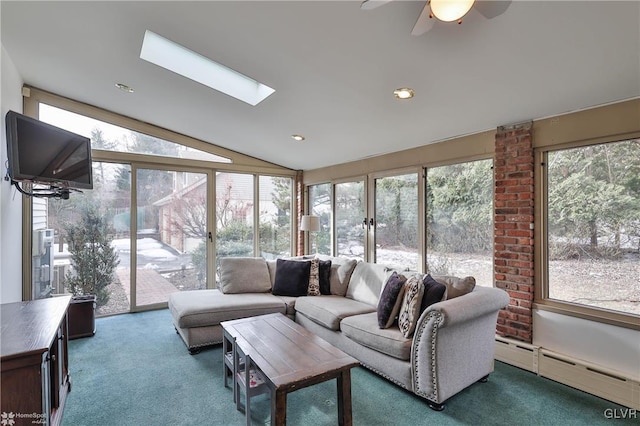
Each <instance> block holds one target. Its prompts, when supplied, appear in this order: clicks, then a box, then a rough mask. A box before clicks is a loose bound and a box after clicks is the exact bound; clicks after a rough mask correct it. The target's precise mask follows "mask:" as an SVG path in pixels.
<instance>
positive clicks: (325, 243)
mask: <svg viewBox="0 0 640 426" xmlns="http://www.w3.org/2000/svg"><path fill="white" fill-rule="evenodd" d="M309 212H310V213H311V214H312V215H315V216H318V217H319V218H320V231H318V232H310V233H309V251H310V252H311V253H321V254H331V184H330V183H321V184H319V185H311V186H310V187H309Z"/></svg>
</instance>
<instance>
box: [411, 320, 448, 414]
mask: <svg viewBox="0 0 640 426" xmlns="http://www.w3.org/2000/svg"><path fill="white" fill-rule="evenodd" d="M432 321H433V326H432V327H431V335H430V336H429V337H430V338H431V356H430V361H431V380H432V385H433V392H431V395H429V394H427V393H426V392H422V391H421V390H420V385H419V383H420V382H419V380H418V378H419V377H418V375H419V371H420V370H419V369H418V359H419V357H420V353H419V351H420V340H421V339H422V338H423V336H424V329H425V328H426V327H427V325H428V324H429V323H431V322H432ZM443 321H444V316H443V315H442V313H441V312H438V311H431V312H429V313H428V314H427V316H426V317H425V318H423V319H422V321H420V324H419V325H418V329H417V330H416V331H415V339H416V341H415V342H414V343H413V345H412V348H413V351H414V356H413V357H412V359H413V366H412V367H413V371H414V383H413V387H414V389H415V394H416V395H420V396H422V397H424V398H427V399H429V400H431V401H434V402H436V401H438V381H437V380H436V338H437V336H438V327H440V325H441V324H442V322H443Z"/></svg>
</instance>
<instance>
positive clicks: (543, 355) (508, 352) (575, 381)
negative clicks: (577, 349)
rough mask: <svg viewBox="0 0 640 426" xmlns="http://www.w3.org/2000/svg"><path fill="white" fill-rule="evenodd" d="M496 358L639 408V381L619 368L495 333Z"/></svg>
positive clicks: (627, 405)
mask: <svg viewBox="0 0 640 426" xmlns="http://www.w3.org/2000/svg"><path fill="white" fill-rule="evenodd" d="M495 358H496V360H498V361H502V362H504V363H506V364H510V365H513V366H515V367H519V368H522V369H523V370H528V371H531V372H533V373H535V374H537V375H539V376H542V377H546V378H548V379H551V380H554V381H556V382H559V383H562V384H565V385H567V386H571V387H573V388H576V389H580V390H582V391H584V392H588V393H590V394H593V395H596V396H599V397H600V398H604V399H606V400H609V401H612V402H615V403H617V404H620V405H624V406H625V407H629V408H632V409H635V410H640V381H638V380H636V379H633V378H631V377H626V376H625V374H623V373H620V372H619V371H613V370H610V369H607V368H605V367H602V366H599V365H595V364H591V363H589V362H586V361H583V360H579V359H576V358H572V357H569V356H566V355H563V354H559V353H557V352H553V351H550V350H547V349H544V348H540V347H538V346H534V345H530V344H527V343H523V342H519V341H517V340H512V339H505V338H503V337H500V336H496V355H495Z"/></svg>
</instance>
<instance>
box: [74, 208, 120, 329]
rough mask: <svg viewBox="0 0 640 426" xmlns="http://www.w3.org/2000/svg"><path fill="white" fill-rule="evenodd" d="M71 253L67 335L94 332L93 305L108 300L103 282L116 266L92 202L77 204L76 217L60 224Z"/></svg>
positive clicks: (107, 231) (108, 235) (107, 229)
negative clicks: (62, 224)
mask: <svg viewBox="0 0 640 426" xmlns="http://www.w3.org/2000/svg"><path fill="white" fill-rule="evenodd" d="M64 230H65V234H66V239H67V242H68V244H69V252H70V253H71V266H72V268H71V270H70V271H69V272H68V273H67V274H66V276H65V285H66V287H67V290H69V292H70V293H71V294H73V297H72V299H71V305H70V306H69V313H68V321H69V338H70V339H74V338H78V337H85V336H93V335H94V334H95V331H96V328H95V309H96V307H98V306H102V305H105V304H106V303H107V302H108V301H109V292H108V291H107V286H108V285H109V284H111V282H112V280H113V274H114V272H115V269H116V267H117V266H118V263H119V260H118V254H117V253H116V251H115V249H114V248H113V247H112V246H111V241H112V239H113V238H112V232H111V228H110V226H109V224H108V223H107V221H106V219H105V218H104V217H103V216H102V215H101V214H100V213H99V212H98V209H97V208H96V207H95V206H87V207H83V208H81V211H80V218H79V220H77V221H76V222H73V223H67V224H66V225H65V226H64Z"/></svg>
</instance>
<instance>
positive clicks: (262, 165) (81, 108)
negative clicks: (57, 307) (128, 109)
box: [22, 85, 297, 312]
mask: <svg viewBox="0 0 640 426" xmlns="http://www.w3.org/2000/svg"><path fill="white" fill-rule="evenodd" d="M22 93H23V114H25V115H27V116H30V117H34V118H38V116H39V105H40V103H44V104H47V105H50V106H52V107H55V108H60V109H64V110H67V111H70V112H73V113H76V114H80V115H83V116H86V117H90V118H93V119H96V120H99V121H103V122H105V123H109V124H113V125H116V126H119V127H122V128H125V129H128V130H131V131H133V132H138V133H143V134H146V135H149V136H153V137H156V138H160V139H163V140H166V141H169V142H173V143H176V144H180V145H184V146H188V147H191V148H195V149H199V150H201V151H204V152H209V153H211V154H214V155H218V156H221V157H225V158H228V159H230V160H231V162H230V163H226V162H215V161H206V160H193V159H185V158H172V157H163V156H159V155H151V154H139V153H129V152H118V151H107V150H100V149H92V150H91V151H92V160H93V161H96V162H107V163H122V164H128V165H129V166H130V167H131V170H132V176H133V173H134V170H137V169H138V168H155V169H165V170H176V169H179V170H182V171H187V172H196V173H209V174H210V177H211V178H210V179H208V184H207V185H208V194H209V195H208V197H209V200H208V202H209V205H210V206H211V208H210V209H211V210H212V214H211V217H210V219H209V222H210V223H209V229H211V234H212V239H213V241H212V242H211V241H210V245H209V247H208V250H207V252H208V253H207V262H208V264H209V268H210V272H211V273H209V274H208V283H207V288H215V286H216V282H215V264H216V258H215V254H216V244H215V241H216V227H215V217H216V216H215V215H216V211H215V197H216V194H215V174H216V172H218V171H222V172H231V173H244V174H249V175H253V179H254V227H255V226H257V225H256V224H257V222H258V221H259V218H258V217H257V215H256V210H257V209H258V204H259V203H258V197H259V192H256V191H255V189H257V188H258V183H257V181H258V180H259V178H258V177H259V176H272V177H286V178H290V179H291V181H292V183H291V211H292V215H291V221H290V226H291V239H290V244H291V252H292V253H294V251H295V234H296V230H297V226H296V225H295V222H294V220H295V217H294V216H295V214H294V212H297V197H296V185H295V179H296V173H297V171H296V170H292V169H288V168H286V167H282V166H278V165H275V164H273V163H269V162H266V161H263V160H259V159H256V158H253V157H250V156H247V155H244V154H241V153H238V152H235V151H232V150H229V149H226V148H222V147H219V146H217V145H213V144H211V143H208V142H205V141H202V140H199V139H195V138H192V137H189V136H186V135H183V134H180V133H176V132H173V131H171V130H168V129H164V128H161V127H159V126H155V125H152V124H149V123H145V122H141V121H139V120H136V119H134V118H131V117H127V116H123V115H120V114H116V113H113V112H111V111H107V110H104V109H101V108H98V107H96V106H93V105H89V104H86V103H82V102H80V101H75V100H72V99H69V98H65V97H62V96H59V95H56V94H53V93H50V92H46V91H43V90H40V89H37V88H33V87H30V86H28V85H25V86H24V87H23V89H22ZM133 184H134V180H132V190H131V200H132V207H131V209H132V210H131V211H132V213H135V212H134V206H133V204H134V201H135V200H136V197H137V193H136V190H135V187H134V185H133ZM136 208H137V206H136ZM32 219H33V203H32V199H31V198H30V197H25V196H23V197H22V241H23V244H22V264H23V268H22V300H31V299H32V294H31V293H32V289H31V287H32V284H31V282H32V265H31V262H32V259H31V250H32V241H33V237H32V234H33V229H32V226H31V224H32ZM133 222H135V221H133ZM211 222H213V223H211ZM256 229H258V228H256ZM258 246H259V236H258V235H257V233H254V242H253V247H254V254H255V253H257V252H256V250H258ZM133 253H134V250H132V256H134V254H133ZM164 305H166V303H165V304H164ZM158 307H159V306H155V305H153V306H151V307H150V308H149V309H156V308H158ZM140 310H147V309H140ZM133 311H134V310H131V312H133ZM136 311H138V310H136Z"/></svg>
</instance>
